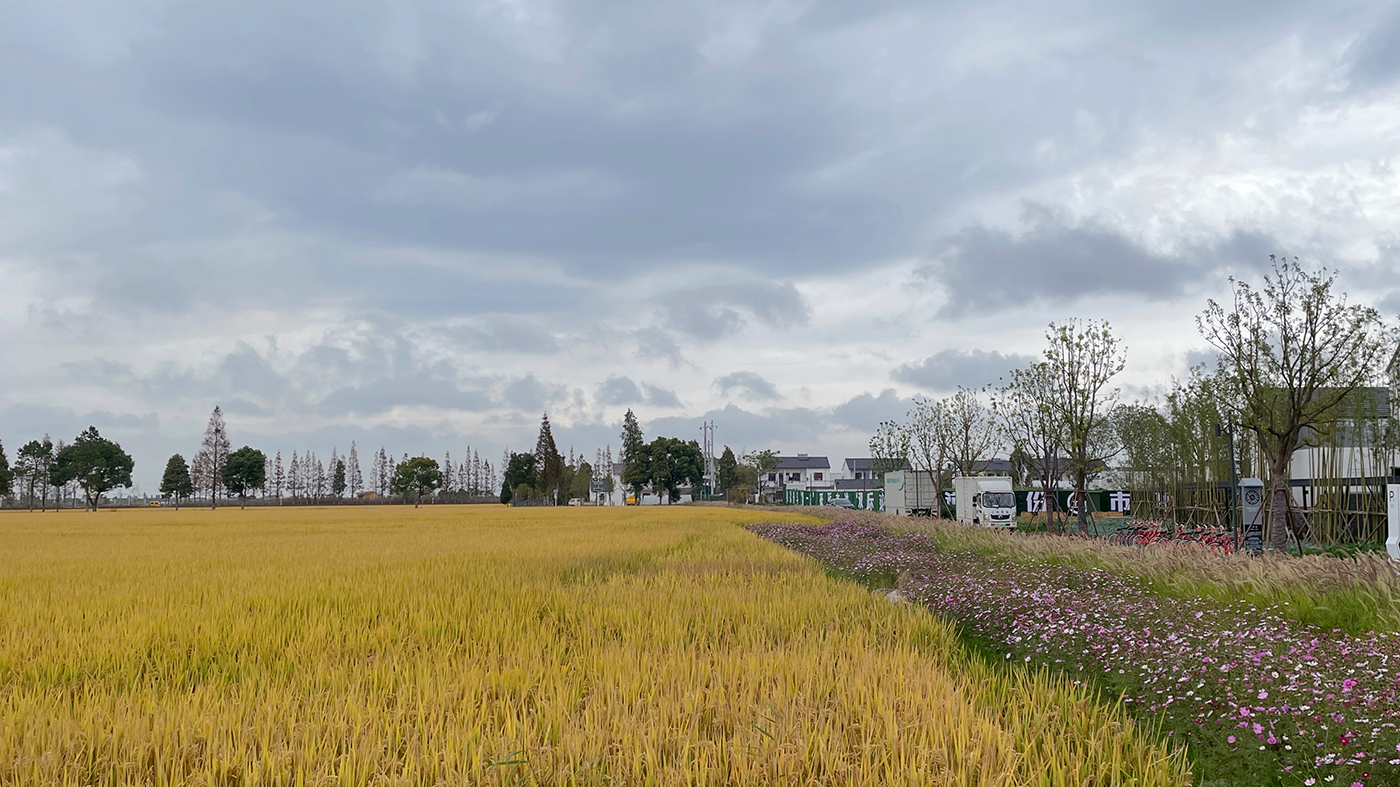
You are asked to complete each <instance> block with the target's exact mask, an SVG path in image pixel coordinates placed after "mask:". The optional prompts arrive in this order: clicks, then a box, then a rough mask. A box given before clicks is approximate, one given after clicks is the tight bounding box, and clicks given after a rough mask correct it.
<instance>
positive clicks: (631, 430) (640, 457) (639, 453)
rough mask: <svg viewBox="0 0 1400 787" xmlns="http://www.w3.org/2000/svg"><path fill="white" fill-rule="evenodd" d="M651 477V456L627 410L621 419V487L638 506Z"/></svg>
mask: <svg viewBox="0 0 1400 787" xmlns="http://www.w3.org/2000/svg"><path fill="white" fill-rule="evenodd" d="M651 475H652V473H651V454H650V452H649V450H648V448H647V444H646V439H645V438H644V437H642V427H641V425H640V424H638V423H637V416H636V415H635V414H634V413H633V412H632V409H631V408H628V409H627V415H625V416H623V418H622V485H623V486H625V487H627V488H629V489H631V490H632V494H633V495H636V498H637V503H639V504H640V503H641V502H642V491H643V490H644V489H646V485H647V482H648V481H650V480H651Z"/></svg>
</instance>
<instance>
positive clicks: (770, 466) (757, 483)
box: [744, 449, 778, 501]
mask: <svg viewBox="0 0 1400 787" xmlns="http://www.w3.org/2000/svg"><path fill="white" fill-rule="evenodd" d="M744 464H746V465H748V466H749V467H751V468H753V477H754V488H755V489H757V490H758V498H759V500H760V501H762V500H763V495H764V493H765V491H766V489H765V487H766V486H767V483H768V477H769V476H770V475H772V474H773V472H774V471H775V470H777V469H778V455H777V454H776V453H774V452H773V451H772V450H771V449H764V450H762V451H750V452H748V453H747V454H744Z"/></svg>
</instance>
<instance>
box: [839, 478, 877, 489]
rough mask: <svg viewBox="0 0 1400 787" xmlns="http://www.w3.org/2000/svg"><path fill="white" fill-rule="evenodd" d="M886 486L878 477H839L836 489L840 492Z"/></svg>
mask: <svg viewBox="0 0 1400 787" xmlns="http://www.w3.org/2000/svg"><path fill="white" fill-rule="evenodd" d="M882 488H884V487H883V486H882V485H881V483H880V479H878V478H838V479H836V490H837V491H838V492H852V491H859V490H861V489H882Z"/></svg>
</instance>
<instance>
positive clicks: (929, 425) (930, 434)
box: [905, 396, 953, 512]
mask: <svg viewBox="0 0 1400 787" xmlns="http://www.w3.org/2000/svg"><path fill="white" fill-rule="evenodd" d="M905 429H906V432H907V434H908V440H909V457H910V463H911V464H913V465H914V469H915V470H923V471H924V472H926V473H928V474H929V477H930V478H931V479H933V488H934V489H935V490H936V492H937V493H938V494H940V495H941V494H942V492H943V487H944V486H947V484H948V473H949V465H948V463H949V460H950V459H951V458H952V453H953V428H952V418H951V417H950V414H949V411H948V405H947V403H945V402H943V401H940V400H938V399H929V398H926V397H923V396H920V397H916V398H915V399H914V407H913V409H911V410H910V411H909V424H908V426H907V427H905ZM934 505H935V511H939V512H941V511H942V501H937V502H936V503H935V504H934Z"/></svg>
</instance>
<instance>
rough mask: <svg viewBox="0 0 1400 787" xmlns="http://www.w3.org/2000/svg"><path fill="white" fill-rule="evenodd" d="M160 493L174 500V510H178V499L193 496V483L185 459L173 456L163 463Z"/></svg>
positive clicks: (177, 455)
mask: <svg viewBox="0 0 1400 787" xmlns="http://www.w3.org/2000/svg"><path fill="white" fill-rule="evenodd" d="M160 493H161V494H162V495H165V496H166V497H173V498H175V510H176V511H179V510H180V498H182V497H189V496H190V495H192V494H194V481H192V480H191V479H190V466H189V465H188V464H186V463H185V457H183V456H180V455H179V454H175V455H174V456H172V457H170V460H169V461H167V462H166V463H165V475H164V476H162V477H161V479H160Z"/></svg>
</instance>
